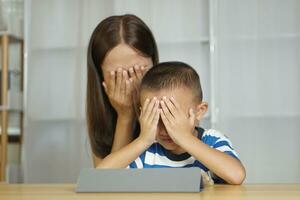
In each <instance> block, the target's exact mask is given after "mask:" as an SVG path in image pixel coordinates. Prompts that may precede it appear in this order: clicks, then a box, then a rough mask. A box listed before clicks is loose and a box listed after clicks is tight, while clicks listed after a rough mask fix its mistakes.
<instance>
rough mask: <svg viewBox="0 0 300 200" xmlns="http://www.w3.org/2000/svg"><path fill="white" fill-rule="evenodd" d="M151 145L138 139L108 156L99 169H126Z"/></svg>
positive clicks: (98, 166)
mask: <svg viewBox="0 0 300 200" xmlns="http://www.w3.org/2000/svg"><path fill="white" fill-rule="evenodd" d="M150 145H151V144H148V143H147V142H144V140H142V139H140V138H137V139H135V140H134V141H133V142H131V143H130V144H128V145H126V146H125V147H123V148H121V149H119V150H118V151H115V152H113V153H111V154H109V155H108V156H106V157H105V158H104V159H103V160H102V161H101V162H100V163H99V164H98V165H97V168H126V167H127V166H128V165H129V164H130V163H131V162H133V161H134V160H135V159H136V158H137V157H139V155H141V154H142V153H143V152H144V151H145V150H146V149H147V148H148V147H149V146H150Z"/></svg>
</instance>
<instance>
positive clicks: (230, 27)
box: [0, 0, 300, 183]
mask: <svg viewBox="0 0 300 200" xmlns="http://www.w3.org/2000/svg"><path fill="white" fill-rule="evenodd" d="M125 13H131V14H135V15H137V16H139V17H140V18H141V19H142V20H144V21H145V22H146V24H147V25H148V26H149V27H150V28H151V30H152V31H153V34H154V37H155V38H156V41H157V43H158V49H159V53H160V61H170V60H180V61H184V62H187V63H189V64H191V65H192V66H193V67H195V68H196V69H197V71H198V73H199V74H200V78H201V82H202V85H203V90H204V99H205V100H206V101H208V103H209V106H210V107H209V113H208V114H207V115H206V117H205V119H204V120H203V122H201V123H202V124H201V125H202V126H203V127H205V128H210V127H212V128H215V129H218V130H221V131H222V132H223V133H225V134H226V135H227V136H228V137H229V138H230V139H231V141H232V142H233V145H234V147H235V149H236V151H237V152H238V153H239V155H240V158H241V160H242V162H243V163H244V165H245V167H246V169H247V179H246V181H245V182H246V183H300V1H298V0H285V1H282V0H0V37H1V43H0V44H1V46H0V47H1V49H0V50H1V57H0V60H1V106H0V108H1V117H0V119H1V122H0V125H1V149H0V150H1V167H2V170H3V172H4V174H3V176H2V178H3V180H6V181H8V182H10V183H21V182H24V183H75V182H76V180H77V176H78V173H79V171H80V169H81V168H84V167H92V160H91V154H90V147H89V143H88V138H87V131H86V124H85V96H86V68H87V66H86V49H87V45H88V41H89V37H90V35H91V33H92V31H93V29H94V28H95V26H96V25H97V24H98V23H99V22H100V21H101V20H103V19H104V18H106V17H108V16H110V15H119V14H125Z"/></svg>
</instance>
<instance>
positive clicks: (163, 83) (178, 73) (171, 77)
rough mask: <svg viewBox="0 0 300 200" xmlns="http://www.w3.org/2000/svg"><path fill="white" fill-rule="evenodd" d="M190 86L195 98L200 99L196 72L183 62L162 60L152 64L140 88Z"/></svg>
mask: <svg viewBox="0 0 300 200" xmlns="http://www.w3.org/2000/svg"><path fill="white" fill-rule="evenodd" d="M182 86H184V87H187V88H190V89H191V90H192V92H193V94H194V96H195V99H196V100H200V101H202V89H201V84H200V78H199V75H198V74H197V72H196V71H195V70H194V69H193V68H192V67H191V66H190V65H188V64H186V63H183V62H163V63H159V64H157V65H154V66H153V67H152V68H151V69H150V70H149V71H148V72H147V73H146V74H145V76H144V77H143V79H142V82H141V91H142V90H145V89H146V90H161V89H175V88H178V87H182Z"/></svg>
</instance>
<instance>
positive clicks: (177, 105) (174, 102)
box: [170, 97, 180, 109]
mask: <svg viewBox="0 0 300 200" xmlns="http://www.w3.org/2000/svg"><path fill="white" fill-rule="evenodd" d="M170 101H171V102H172V103H173V105H174V106H175V107H176V108H177V109H180V105H179V103H178V102H177V101H176V100H175V98H174V97H171V98H170Z"/></svg>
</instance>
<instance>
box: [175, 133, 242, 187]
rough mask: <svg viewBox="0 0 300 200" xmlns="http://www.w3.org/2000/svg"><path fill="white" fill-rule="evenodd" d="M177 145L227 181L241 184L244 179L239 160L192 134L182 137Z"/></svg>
mask: <svg viewBox="0 0 300 200" xmlns="http://www.w3.org/2000/svg"><path fill="white" fill-rule="evenodd" d="M179 145H180V146H181V147H182V148H183V149H185V150H186V151H187V152H188V153H189V154H191V155H192V156H194V157H195V159H197V160H198V161H200V162H201V163H202V164H204V165H205V166H206V167H207V168H208V169H209V170H210V171H212V172H213V173H215V174H216V175H217V176H219V177H220V178H222V179H224V180H225V181H226V182H227V183H229V184H241V183H242V182H243V180H244V179H245V169H244V167H243V165H242V164H241V162H240V161H239V160H237V159H235V158H233V157H231V156H229V155H227V154H225V153H223V152H221V151H218V150H216V149H213V148H211V147H209V146H208V145H206V144H204V143H203V142H202V141H200V140H199V139H198V138H197V137H195V136H194V135H191V136H190V137H185V138H183V139H182V140H181V142H180V144H179Z"/></svg>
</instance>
